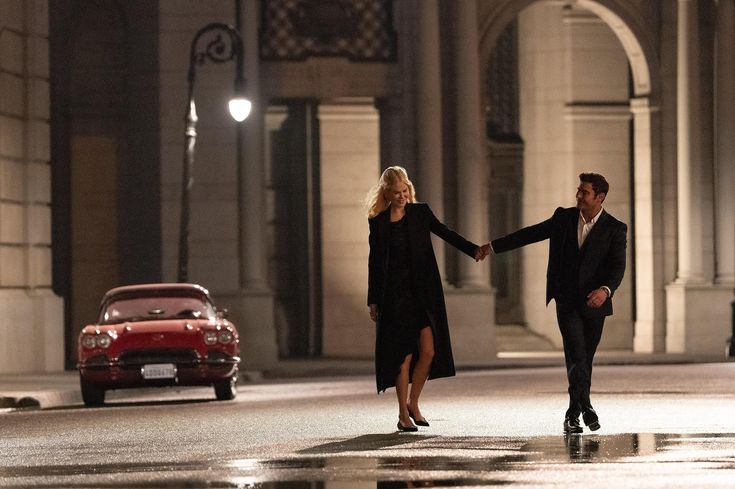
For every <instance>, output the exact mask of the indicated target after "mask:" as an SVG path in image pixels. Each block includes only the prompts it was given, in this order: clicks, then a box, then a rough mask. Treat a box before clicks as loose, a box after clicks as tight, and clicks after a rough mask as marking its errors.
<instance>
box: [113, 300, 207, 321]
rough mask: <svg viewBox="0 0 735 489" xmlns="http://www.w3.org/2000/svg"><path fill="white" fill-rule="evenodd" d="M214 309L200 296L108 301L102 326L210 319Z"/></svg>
mask: <svg viewBox="0 0 735 489" xmlns="http://www.w3.org/2000/svg"><path fill="white" fill-rule="evenodd" d="M214 316H215V311H214V307H212V304H210V303H209V302H208V301H205V300H202V299H200V298H198V297H176V296H173V297H171V296H167V297H163V296H158V297H156V296H146V297H130V296H128V297H121V298H119V299H113V300H112V301H110V302H108V303H107V304H106V306H104V308H103V309H102V311H101V313H100V323H101V324H115V323H122V322H125V321H154V320H159V319H208V318H212V317H214Z"/></svg>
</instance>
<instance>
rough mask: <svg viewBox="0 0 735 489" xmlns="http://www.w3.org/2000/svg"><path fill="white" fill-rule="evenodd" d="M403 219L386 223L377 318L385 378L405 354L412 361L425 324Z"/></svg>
mask: <svg viewBox="0 0 735 489" xmlns="http://www.w3.org/2000/svg"><path fill="white" fill-rule="evenodd" d="M407 222H408V220H407V219H406V217H405V216H404V217H403V218H402V219H400V220H399V221H396V222H391V223H390V245H389V252H388V270H389V272H388V280H387V281H386V301H385V304H384V305H383V310H382V315H383V317H382V318H381V319H382V322H383V326H384V328H385V329H384V333H385V334H384V335H383V336H382V337H381V340H382V342H383V344H382V345H381V347H382V348H383V351H384V352H385V360H386V363H387V369H386V370H387V372H386V374H387V375H388V376H389V378H395V377H396V376H397V375H398V372H399V370H400V366H401V364H402V363H403V361H404V360H405V358H406V355H409V354H413V359H412V360H413V362H412V363H415V361H416V360H417V356H418V345H419V334H420V331H421V329H423V328H425V327H428V326H429V318H428V316H427V315H426V311H425V310H424V308H423V306H422V305H421V303H420V301H419V300H418V298H417V294H416V290H415V284H414V283H413V278H412V277H413V274H412V273H411V250H410V247H409V237H408V224H407Z"/></svg>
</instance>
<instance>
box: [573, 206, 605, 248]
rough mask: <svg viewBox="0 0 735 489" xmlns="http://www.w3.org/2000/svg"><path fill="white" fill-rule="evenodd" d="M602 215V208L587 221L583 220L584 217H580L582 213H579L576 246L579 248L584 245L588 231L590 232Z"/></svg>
mask: <svg viewBox="0 0 735 489" xmlns="http://www.w3.org/2000/svg"><path fill="white" fill-rule="evenodd" d="M601 214H602V207H600V211H599V212H598V213H597V215H595V217H593V218H592V219H590V220H589V221H585V220H584V216H583V215H582V212H581V211H580V212H579V221H578V224H577V244H578V245H579V247H580V248H581V247H582V245H583V244H584V240H585V239H587V235H588V234H590V231H592V227H593V226H594V225H595V223H597V220H598V219H599V218H600V215H601Z"/></svg>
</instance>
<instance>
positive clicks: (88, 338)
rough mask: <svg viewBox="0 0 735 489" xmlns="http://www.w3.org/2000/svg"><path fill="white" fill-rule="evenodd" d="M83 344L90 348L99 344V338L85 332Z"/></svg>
mask: <svg viewBox="0 0 735 489" xmlns="http://www.w3.org/2000/svg"><path fill="white" fill-rule="evenodd" d="M82 346H83V347H84V348H89V349H90V350H91V349H93V348H94V347H96V346H97V340H96V339H95V337H94V335H91V334H85V335H84V336H82Z"/></svg>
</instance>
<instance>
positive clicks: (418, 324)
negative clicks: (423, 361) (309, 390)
mask: <svg viewBox="0 0 735 489" xmlns="http://www.w3.org/2000/svg"><path fill="white" fill-rule="evenodd" d="M368 224H369V225H370V236H369V241H370V256H369V259H368V297H367V304H368V305H372V304H374V305H376V306H377V308H378V317H377V322H376V334H375V381H376V387H377V390H378V392H383V391H385V390H386V389H387V388H389V387H393V386H395V381H396V375H397V374H398V371H399V367H400V365H401V363H402V362H403V360H404V359H405V358H406V354H408V353H411V352H416V351H417V349H418V338H419V331H420V329H421V328H422V327H423V326H426V325H427V324H428V325H429V326H430V327H431V332H432V335H433V337H434V359H433V361H432V362H431V370H430V371H429V379H437V378H441V377H451V376H452V375H454V374H455V370H454V358H453V355H452V343H451V340H450V337H449V325H448V323H447V311H446V305H445V304H444V291H443V289H442V282H441V275H440V274H439V267H438V266H437V263H436V257H435V255H434V249H433V247H432V245H431V234H435V235H437V236H439V237H440V238H442V239H443V240H444V241H446V242H447V243H449V244H451V245H452V246H454V247H455V248H457V249H458V250H460V251H462V252H463V253H464V254H466V255H467V256H469V257H474V256H475V251H476V250H477V245H476V244H474V243H472V242H470V241H467V240H466V239H464V238H463V237H462V236H460V235H459V234H457V233H456V232H454V231H452V230H451V229H449V228H448V227H447V226H446V225H444V224H443V223H442V222H440V221H439V220H438V219H437V218H436V216H434V213H433V212H431V209H430V208H429V206H428V205H426V204H423V203H413V204H406V214H405V216H404V217H403V219H401V220H400V221H399V222H397V223H391V222H390V208H388V209H386V210H384V211H383V212H381V213H380V214H378V215H377V216H374V217H371V218H370V219H368ZM402 235H403V237H402ZM396 236H398V237H396ZM406 275H407V276H408V277H406ZM396 294H397V295H396ZM399 303H400V307H399V306H398V304H399ZM399 314H400V315H401V317H400V318H399V317H396V316H397V315H399ZM416 357H417V356H416V355H414V357H413V359H414V360H416ZM411 368H412V369H413V365H412V366H411ZM410 375H411V373H409V378H410Z"/></svg>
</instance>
